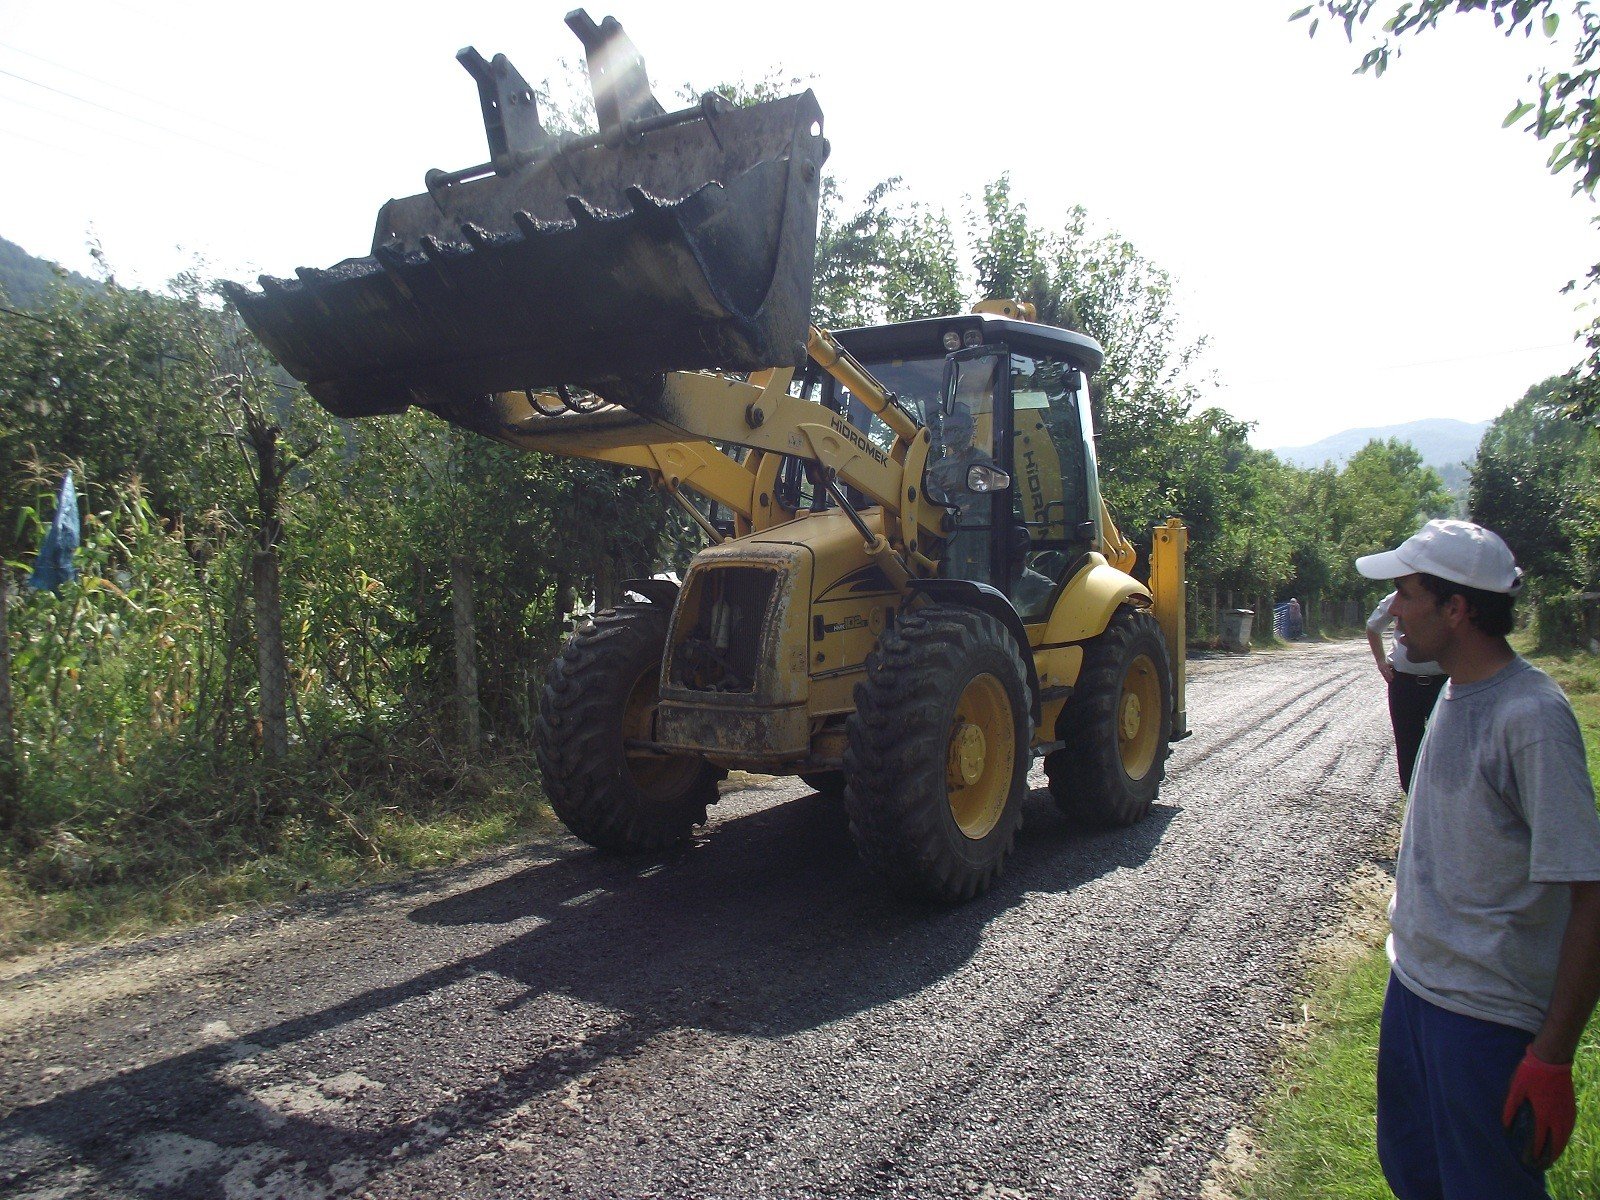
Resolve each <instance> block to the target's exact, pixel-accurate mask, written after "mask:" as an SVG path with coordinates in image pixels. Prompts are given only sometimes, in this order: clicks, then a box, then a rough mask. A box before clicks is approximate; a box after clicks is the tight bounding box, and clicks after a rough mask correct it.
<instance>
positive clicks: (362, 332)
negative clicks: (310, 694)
mask: <svg viewBox="0 0 1600 1200" xmlns="http://www.w3.org/2000/svg"><path fill="white" fill-rule="evenodd" d="M567 23H568V24H569V25H570V26H571V27H572V28H573V29H574V31H575V32H577V34H578V35H579V37H580V38H581V39H582V40H583V42H584V45H585V49H586V51H587V54H588V62H589V73H590V77H591V81H592V83H593V85H594V90H595V107H596V112H597V115H598V118H599V123H600V132H599V133H598V134H596V135H594V136H592V137H586V138H574V137H570V136H558V135H554V134H551V133H548V132H546V131H545V130H544V129H543V127H542V125H541V123H540V121H539V118H538V112H537V103H536V98H535V95H534V92H533V90H532V89H531V88H529V87H528V85H527V84H526V83H525V82H524V81H523V79H522V77H521V76H520V75H519V74H518V73H517V71H516V69H515V68H514V67H512V66H511V64H510V63H509V61H507V60H506V59H505V58H504V56H496V57H495V58H494V59H493V60H492V61H490V60H485V59H484V58H483V57H482V56H481V55H479V54H478V52H477V51H476V50H473V49H471V48H470V47H469V48H468V49H466V50H463V51H461V52H460V54H459V55H458V56H457V57H458V58H459V59H460V60H461V61H462V63H463V65H465V66H466V67H467V69H468V70H469V71H470V72H471V74H472V75H473V77H474V79H475V80H476V82H477V84H478V89H479V95H480V102H481V105H482V109H483V114H484V121H485V126H486V128H487V130H488V136H489V147H490V159H489V161H487V162H485V163H483V164H481V165H479V166H476V167H470V168H467V169H465V170H459V171H451V172H444V171H431V172H429V173H428V176H427V181H426V184H427V187H426V191H425V192H424V193H423V194H421V195H418V196H414V197H410V198H408V199H402V200H392V201H390V202H389V203H388V204H387V205H385V206H384V208H383V210H382V212H381V213H380V215H379V219H378V228H377V232H376V234H375V236H374V239H373V247H372V254H371V255H370V256H369V257H366V258H361V259H352V260H347V261H345V262H343V263H340V264H339V265H338V266H336V267H334V268H332V269H331V270H326V271H314V270H304V269H302V270H301V271H299V272H298V277H297V278H296V279H294V280H279V279H271V278H267V277H263V278H262V280H261V288H260V290H255V289H249V288H242V287H236V288H233V289H232V290H231V294H232V297H233V300H234V301H235V303H236V304H237V306H238V308H239V311H240V313H241V314H242V315H243V317H244V319H245V321H246V322H247V323H248V324H249V325H250V327H251V328H252V329H253V330H254V331H255V332H256V333H257V334H258V335H259V336H260V337H261V338H262V340H263V341H264V342H265V343H266V344H267V346H268V347H269V348H270V349H271V350H272V351H273V352H274V354H276V355H277V357H278V358H279V359H280V361H282V362H283V363H284V365H285V366H286V367H287V368H288V369H289V370H290V371H292V372H293V373H294V374H295V375H296V376H297V377H298V378H300V379H301V380H303V381H304V382H305V383H306V385H307V388H308V390H309V391H310V392H311V394H312V395H313V396H314V397H315V398H316V399H317V400H318V401H319V402H321V403H322V404H323V405H325V406H326V407H327V408H328V409H330V410H331V411H332V412H334V413H336V414H339V415H341V416H347V417H358V416H368V415H374V414H379V413H392V412H398V411H401V410H403V409H405V408H406V407H407V406H408V405H418V406H421V407H423V408H425V409H428V410H430V411H431V412H433V413H435V414H437V415H438V416H440V417H442V418H443V419H445V420H447V421H450V422H452V423H454V424H456V425H458V426H461V427H463V428H466V429H470V430H472V431H474V432H476V433H479V434H482V435H484V436H486V437H490V438H494V439H496V440H498V441H501V442H505V443H507V444H509V445H512V446H515V447H518V448H520V449H524V450H532V451H542V452H545V453H551V454H566V455H573V456H576V457H580V458H587V459H594V460H598V461H602V462H608V463H614V464H618V465H621V466H625V467H631V468H635V469H637V470H640V471H643V472H644V473H645V474H646V475H648V477H649V478H650V479H651V480H652V481H653V482H654V483H655V484H656V486H658V487H659V488H660V489H661V490H662V491H663V492H664V493H665V494H666V495H667V496H668V497H669V498H671V499H672V500H674V501H676V502H677V503H679V504H680V505H681V506H682V507H683V509H684V511H685V512H686V513H688V514H689V516H690V517H691V518H692V519H694V520H695V521H696V522H697V523H698V524H699V525H700V526H701V527H702V529H703V530H704V532H705V535H706V538H707V541H708V543H709V544H708V545H707V546H706V547H705V548H704V549H703V550H701V551H700V552H699V553H698V554H697V555H696V556H695V558H694V560H693V562H692V563H691V565H690V567H689V570H688V573H687V575H686V576H685V578H684V580H683V583H682V586H681V587H680V586H678V585H676V584H673V583H670V582H667V581H664V580H659V579H652V580H630V581H628V583H627V584H626V586H627V587H628V589H629V594H630V595H632V596H636V597H637V600H635V601H631V602H629V603H626V604H623V605H622V606H620V607H618V608H615V609H611V610H608V611H605V612H602V613H599V614H598V615H596V616H595V617H594V618H593V619H592V620H591V621H589V622H587V623H586V624H584V625H583V626H582V627H581V628H579V629H578V631H577V632H576V633H575V634H574V635H573V636H572V638H571V639H570V640H569V641H568V643H567V645H566V647H565V648H564V649H563V650H562V651H561V653H560V655H559V656H558V657H557V658H556V660H555V662H554V663H553V664H552V665H551V667H550V669H549V672H548V675H547V677H546V681H545V685H544V688H543V692H542V695H541V697H540V703H539V718H538V728H537V738H538V759H539V763H540V767H541V769H542V771H543V775H544V784H545V789H546V791H547V793H548V795H549V797H550V801H551V803H552V805H553V806H554V808H555V810H556V812H557V814H558V815H559V816H560V817H561V819H562V820H563V821H564V822H565V823H566V824H567V826H568V828H570V829H571V830H572V831H573V832H574V833H575V834H577V835H578V836H579V837H580V838H582V839H584V840H585V841H587V842H589V843H590V844H592V845H594V846H596V847H599V848H601V849H603V850H610V851H616V852H622V853H634V852H645V851H656V850H660V849H662V848H665V847H668V846H670V845H672V844H673V843H676V842H680V841H683V840H684V839H686V838H688V837H689V836H690V833H691V831H692V829H693V827H694V826H695V825H696V824H699V823H703V822H704V821H705V819H706V808H707V806H708V805H710V804H713V803H715V801H716V799H717V787H716V784H717V780H718V779H719V778H721V777H722V775H723V774H725V772H726V771H727V770H729V769H733V768H739V769H743V770H747V771H757V772H766V773H771V774H779V775H786V774H787V775H799V776H800V777H801V778H802V779H804V780H805V781H806V782H807V783H808V784H810V785H811V786H812V787H814V788H816V789H817V790H819V791H824V792H831V793H839V794H840V795H842V798H843V803H844V806H845V808H846V810H847V812H848V815H849V819H850V828H851V832H852V835H853V837H854V840H855V843H856V845H857V847H858V848H859V850H860V852H861V854H862V856H863V857H864V858H865V859H866V860H867V862H868V863H869V864H871V865H872V866H873V867H874V868H875V869H877V870H878V871H879V872H880V873H881V874H882V875H883V876H884V877H886V878H887V879H888V880H889V881H890V882H891V883H892V884H893V885H894V886H896V887H897V888H899V889H900V890H902V891H904V892H907V893H910V894H913V895H917V896H924V897H930V898H934V899H941V900H961V899H965V898H968V897H971V896H973V895H975V894H977V893H979V892H981V891H983V890H984V889H985V888H986V887H988V886H989V884H990V883H991V882H992V881H993V880H994V878H995V876H996V875H997V874H998V872H999V871H1000V869H1001V867H1002V865H1003V863H1004V860H1005V858H1006V856H1007V854H1008V853H1009V852H1010V850H1011V848H1012V844H1013V841H1014V838H1015V835H1016V832H1017V828H1018V825H1019V823H1020V821H1021V816H1022V800H1023V796H1024V794H1025V792H1026V789H1027V775H1028V770H1029V766H1030V764H1031V762H1032V761H1033V759H1034V758H1035V757H1036V756H1041V755H1042V756H1043V758H1044V767H1045V773H1046V776H1047V778H1048V781H1049V790H1050V793H1051V795H1052V796H1053V797H1054V798H1055V800H1056V802H1057V803H1058V804H1059V805H1060V806H1061V807H1062V808H1063V809H1064V810H1065V811H1066V812H1067V813H1069V814H1070V815H1072V816H1074V817H1077V818H1081V819H1082V820H1084V821H1087V822H1093V823H1110V824H1128V823H1132V822H1134V821H1137V820H1139V819H1140V818H1141V817H1143V816H1144V815H1145V814H1146V813H1147V812H1148V811H1149V809H1150V806H1151V803H1152V802H1153V801H1154V799H1155V797H1156V793H1157V789H1158V788H1159V786H1160V783H1161V780H1162V777H1163V774H1164V770H1165V762H1166V758H1167V755H1168V753H1169V746H1170V743H1171V742H1173V741H1175V740H1177V739H1178V738H1181V737H1183V736H1184V735H1185V734H1186V732H1187V727H1186V716H1185V704H1184V586H1183V568H1184V557H1185V550H1186V539H1187V534H1186V530H1185V529H1184V527H1183V525H1182V524H1181V523H1180V522H1178V521H1177V520H1176V519H1169V520H1168V521H1167V522H1166V523H1165V524H1164V525H1161V526H1158V527H1156V528H1155V529H1154V530H1153V531H1152V550H1151V554H1150V560H1149V563H1148V583H1144V582H1140V581H1139V579H1138V578H1136V577H1135V570H1136V558H1137V556H1136V553H1135V551H1134V549H1133V547H1132V546H1131V545H1130V544H1129V542H1128V541H1127V540H1126V539H1125V538H1124V537H1123V535H1122V534H1121V533H1120V532H1119V531H1118V529H1117V527H1116V525H1115V524H1114V523H1113V521H1112V519H1111V516H1110V514H1109V512H1108V510H1107V508H1106V506H1105V504H1104V503H1103V502H1102V500H1101V498H1100V491H1099V480H1098V474H1097V470H1096V463H1095V449H1094V436H1093V429H1092V426H1091V420H1090V406H1089V390H1088V389H1089V378H1090V376H1091V375H1092V374H1093V373H1094V371H1095V370H1096V369H1097V368H1098V367H1099V366H1100V363H1101V349H1100V347H1099V346H1098V345H1097V344H1096V343H1095V342H1094V340H1093V339H1091V338H1088V337H1085V336H1084V335H1082V334H1079V333H1075V332H1072V331H1069V330H1065V329H1057V328H1053V327H1050V326H1047V325H1043V324H1040V323H1037V322H1036V321H1034V320H1033V319H1032V317H1033V313H1032V311H1031V309H1030V308H1029V306H1026V305H1021V304H1018V303H1015V302H1011V301H1005V300H995V301H986V302H983V303H981V304H979V305H978V306H977V307H976V309H975V310H974V311H973V312H971V313H967V314H959V315H954V316H950V317H944V318H938V319H930V320H919V321H910V322H905V323H900V324H894V325H883V326H874V327H870V328H860V329H847V330H840V331H838V332H835V333H828V332H824V331H823V330H820V329H818V328H816V327H814V326H811V325H810V324H809V321H808V313H809V309H810V303H811V269H812V266H811V264H812V258H813V255H814V250H815V237H816V221H817V204H818V195H819V186H820V172H821V166H822V162H823V159H824V158H825V156H826V154H827V143H826V141H825V140H824V139H823V137H822V113H821V110H820V108H819V107H818V106H817V102H816V100H815V98H814V97H813V96H812V95H811V93H810V92H806V93H804V94H802V95H797V96H790V97H785V98H782V99H778V100H769V101H765V102H762V103H758V104H755V105H750V106H746V107H735V106H733V105H731V104H730V103H729V102H728V101H726V100H724V99H723V98H721V97H719V96H715V95H708V96H707V97H705V98H704V99H703V100H702V101H700V102H699V103H698V104H696V105H693V106H691V107H689V108H686V109H684V110H682V111H679V112H672V113H668V112H666V111H664V110H663V108H662V107H661V105H660V104H658V103H657V102H656V101H655V99H654V97H653V95H652V94H651V92H650V87H649V84H648V81H647V78H646V76H645V71H644V64H643V62H642V61H641V60H640V58H639V56H638V54H637V52H636V51H635V50H634V48H633V46H632V44H631V43H630V42H629V41H628V39H627V37H626V35H625V34H623V32H622V30H621V27H620V26H619V25H618V24H617V23H616V22H615V21H614V20H612V19H611V18H609V17H608V18H606V20H605V21H604V22H601V23H600V24H598V25H597V24H595V23H594V22H593V21H592V20H590V18H589V17H588V15H587V14H586V13H584V12H583V11H582V10H578V11H576V12H574V13H572V14H570V15H569V16H568V18H567ZM691 496H694V497H698V498H699V500H698V503H696V502H695V501H694V500H693V499H691Z"/></svg>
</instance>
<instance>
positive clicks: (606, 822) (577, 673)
mask: <svg viewBox="0 0 1600 1200" xmlns="http://www.w3.org/2000/svg"><path fill="white" fill-rule="evenodd" d="M667 620H668V613H667V611H666V610H665V609H663V608H660V607H658V606H656V605H654V604H629V605H624V606H622V607H621V608H614V609H607V610H606V611H605V612H602V613H600V614H599V615H598V616H596V617H595V618H594V620H593V622H591V623H590V624H588V625H585V626H583V627H582V628H580V629H579V630H578V631H577V633H575V634H573V635H572V637H571V638H570V639H569V640H568V641H567V644H566V645H565V646H564V647H562V650H561V653H560V654H559V655H557V656H556V659H555V661H554V662H553V663H551V664H550V669H549V671H548V672H546V674H545V682H544V691H543V693H542V695H541V696H540V699H539V719H538V723H537V726H536V729H535V735H536V738H537V741H536V746H535V749H536V753H537V755H538V759H539V769H540V770H541V771H542V772H543V774H544V789H545V794H546V795H548V796H549V798H550V805H551V807H552V808H554V809H555V812H556V816H558V817H560V818H561V820H562V822H563V823H564V824H565V825H566V827H567V828H568V829H570V830H571V831H572V832H573V833H575V834H577V835H578V836H579V837H580V838H582V839H583V840H584V841H586V842H588V843H589V844H590V845H591V846H594V847H596V848H597V849H600V850H610V851H612V852H614V853H618V854H636V853H644V852H647V851H652V850H662V849H665V848H666V847H669V846H671V845H674V844H675V843H678V842H682V841H684V840H685V839H687V838H688V836H689V834H690V831H691V830H692V829H693V828H694V826H695V825H698V824H703V823H704V822H705V819H706V806H707V805H708V804H714V803H716V800H717V777H718V772H717V770H716V768H714V767H713V766H711V764H709V763H707V762H705V761H703V760H702V759H698V758H691V757H684V756H674V755H665V754H658V753H652V752H649V751H640V750H630V749H627V748H626V747H627V743H628V741H629V740H635V739H637V740H644V741H648V740H650V739H651V737H652V726H653V722H654V716H655V709H656V705H657V703H658V701H659V686H660V672H661V655H662V652H663V649H664V647H665V645H666V640H667Z"/></svg>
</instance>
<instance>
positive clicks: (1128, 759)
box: [1044, 608, 1172, 825]
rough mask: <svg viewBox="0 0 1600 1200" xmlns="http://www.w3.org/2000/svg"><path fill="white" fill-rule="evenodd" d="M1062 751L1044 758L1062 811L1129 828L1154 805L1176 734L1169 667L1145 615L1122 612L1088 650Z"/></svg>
mask: <svg viewBox="0 0 1600 1200" xmlns="http://www.w3.org/2000/svg"><path fill="white" fill-rule="evenodd" d="M1056 728H1057V730H1058V732H1059V734H1060V737H1061V740H1062V741H1064V742H1065V743H1066V746H1065V748H1063V749H1061V750H1057V751H1055V752H1053V753H1051V754H1048V755H1046V756H1045V760H1044V770H1045V776H1046V778H1047V779H1048V780H1049V782H1050V794H1051V795H1052V796H1053V797H1055V801H1056V804H1057V805H1058V806H1059V807H1060V808H1061V811H1062V812H1064V813H1066V814H1067V816H1069V817H1072V818H1074V819H1075V820H1080V821H1083V822H1084V823H1086V824H1091V825H1132V824H1134V823H1135V822H1138V821H1142V820H1143V819H1144V818H1145V816H1146V815H1147V814H1148V813H1149V811H1150V806H1151V805H1152V804H1153V803H1155V798H1156V793H1157V791H1159V790H1160V787H1161V780H1162V778H1163V777H1164V776H1165V775H1166V770H1167V745H1168V743H1169V741H1170V740H1171V738H1172V665H1171V661H1170V660H1169V658H1168V657H1167V640H1166V638H1164V637H1162V635H1161V626H1160V625H1158V624H1157V623H1156V620H1155V618H1154V617H1152V616H1151V615H1150V614H1149V613H1147V612H1142V611H1138V610H1135V609H1131V608H1121V609H1118V610H1117V613H1116V615H1115V616H1113V617H1112V618H1111V623H1110V624H1109V625H1107V626H1106V631H1105V632H1104V633H1102V634H1101V635H1100V636H1099V637H1098V638H1096V639H1095V640H1094V641H1093V642H1092V643H1091V644H1090V645H1089V647H1088V649H1087V650H1086V651H1085V653H1084V658H1083V670H1082V671H1081V672H1080V673H1079V676H1078V686H1077V688H1076V690H1075V691H1074V692H1073V693H1072V698H1071V699H1070V700H1068V701H1067V704H1066V708H1065V709H1064V710H1063V711H1062V714H1061V720H1060V721H1059V722H1058V724H1057V726H1056Z"/></svg>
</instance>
